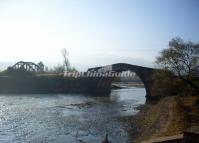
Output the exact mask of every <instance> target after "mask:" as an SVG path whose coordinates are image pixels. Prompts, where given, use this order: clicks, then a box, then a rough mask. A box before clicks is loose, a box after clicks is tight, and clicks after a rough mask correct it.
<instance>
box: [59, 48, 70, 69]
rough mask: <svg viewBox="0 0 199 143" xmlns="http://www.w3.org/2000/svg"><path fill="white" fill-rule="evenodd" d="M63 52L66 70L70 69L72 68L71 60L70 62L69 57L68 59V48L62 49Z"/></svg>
mask: <svg viewBox="0 0 199 143" xmlns="http://www.w3.org/2000/svg"><path fill="white" fill-rule="evenodd" d="M61 53H62V56H63V58H64V67H65V70H66V71H68V70H69V69H70V62H69V59H68V55H69V53H68V51H67V50H66V49H62V51H61Z"/></svg>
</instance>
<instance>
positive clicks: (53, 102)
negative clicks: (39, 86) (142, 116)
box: [0, 87, 145, 143]
mask: <svg viewBox="0 0 199 143" xmlns="http://www.w3.org/2000/svg"><path fill="white" fill-rule="evenodd" d="M144 103H145V89H144V88H132V87H131V88H126V89H117V90H112V92H111V95H110V96H95V95H86V94H28V95H27V94H20V95H19V94H16V95H15V94H12V95H9V94H8V95H7V94H0V143H29V142H31V143H41V142H42V143H45V142H46V143H80V142H81V141H83V142H85V143H100V141H101V140H102V139H103V138H104V136H105V134H108V137H109V139H110V140H111V142H112V143H126V142H129V137H128V133H127V132H126V131H125V129H124V128H125V126H126V125H124V123H122V122H119V121H118V120H117V117H122V116H129V115H133V114H136V113H137V112H138V111H137V110H136V109H135V108H136V107H137V106H138V105H140V104H144Z"/></svg>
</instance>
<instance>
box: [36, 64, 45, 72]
mask: <svg viewBox="0 0 199 143" xmlns="http://www.w3.org/2000/svg"><path fill="white" fill-rule="evenodd" d="M37 65H38V66H39V68H40V70H41V72H43V71H44V64H43V62H39V63H38V64H37Z"/></svg>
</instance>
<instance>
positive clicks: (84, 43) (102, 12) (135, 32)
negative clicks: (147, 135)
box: [0, 0, 199, 70]
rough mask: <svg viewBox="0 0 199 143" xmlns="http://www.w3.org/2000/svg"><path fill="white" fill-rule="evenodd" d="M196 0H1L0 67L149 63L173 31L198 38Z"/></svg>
mask: <svg viewBox="0 0 199 143" xmlns="http://www.w3.org/2000/svg"><path fill="white" fill-rule="evenodd" d="M198 7H199V1H198V0H0V67H3V66H2V65H4V66H5V63H7V64H8V63H15V62H17V61H21V60H23V61H33V62H36V63H38V62H40V61H43V63H44V64H46V65H50V66H52V65H56V64H58V63H62V61H63V58H62V55H61V49H63V48H66V49H67V50H68V52H69V60H70V62H71V65H72V66H75V67H77V69H80V70H81V69H85V68H88V67H92V66H99V65H107V64H112V63H118V62H125V63H129V64H134V65H142V66H149V67H151V66H153V62H154V61H155V58H156V57H157V56H158V55H159V52H160V51H161V50H162V49H164V48H167V47H168V42H169V41H170V40H171V39H172V38H173V37H176V36H180V37H181V38H183V39H184V40H185V41H187V40H191V41H194V42H198V41H199V28H198V25H199V8H198Z"/></svg>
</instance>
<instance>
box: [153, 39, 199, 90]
mask: <svg viewBox="0 0 199 143" xmlns="http://www.w3.org/2000/svg"><path fill="white" fill-rule="evenodd" d="M156 63H157V64H158V65H160V66H161V67H162V68H164V69H166V70H169V71H171V72H172V73H173V74H174V75H176V76H177V77H178V78H179V79H181V80H182V81H184V82H185V83H186V84H188V85H189V86H191V87H192V88H193V89H194V90H195V91H196V92H197V93H199V89H198V86H197V84H196V83H195V82H194V80H193V77H195V76H196V74H197V73H198V70H199V69H198V68H199V44H198V43H193V42H184V41H183V40H182V39H181V38H179V37H177V38H173V39H172V40H171V41H170V42H169V48H167V49H164V50H163V51H162V52H161V53H160V56H159V57H157V60H156Z"/></svg>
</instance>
